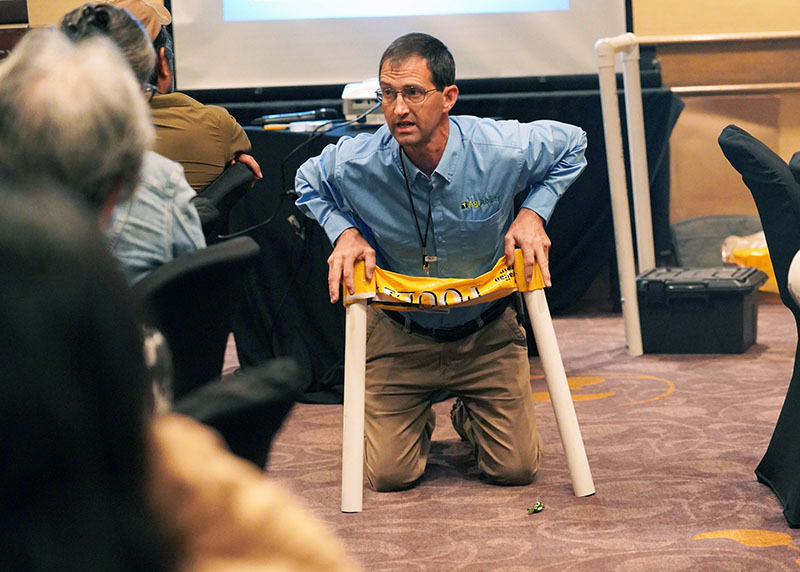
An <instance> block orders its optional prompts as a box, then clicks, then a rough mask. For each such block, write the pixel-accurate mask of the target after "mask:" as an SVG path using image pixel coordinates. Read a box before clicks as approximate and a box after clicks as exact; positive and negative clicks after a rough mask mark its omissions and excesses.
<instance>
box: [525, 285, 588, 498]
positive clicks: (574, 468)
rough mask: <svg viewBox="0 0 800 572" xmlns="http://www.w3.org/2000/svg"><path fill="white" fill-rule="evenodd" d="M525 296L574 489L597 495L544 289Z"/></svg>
mask: <svg viewBox="0 0 800 572" xmlns="http://www.w3.org/2000/svg"><path fill="white" fill-rule="evenodd" d="M524 296H525V305H526V307H527V308H528V316H529V317H530V319H531V326H532V329H533V335H534V337H535V338H536V347H537V348H538V349H539V358H540V359H541V360H542V367H543V368H544V376H545V379H546V380H547V389H548V391H549V392H550V401H551V403H552V404H553V412H554V413H555V416H556V424H557V425H558V432H559V434H560V435H561V444H562V445H563V446H564V453H565V454H566V457H567V467H568V468H569V475H570V478H571V479H572V489H573V490H574V491H575V495H576V496H579V497H585V496H589V495H592V494H594V492H595V488H594V482H593V481H592V472H591V470H590V469H589V460H588V459H587V458H586V449H585V448H584V446H583V438H582V437H581V430H580V427H578V418H577V416H576V415H575V406H574V405H573V404H572V395H571V394H570V391H569V385H568V384H567V374H566V372H565V371H564V363H563V362H562V360H561V352H560V350H559V349H558V342H557V341H556V333H555V330H554V329H553V321H552V319H551V318H550V309H549V308H548V306H547V298H545V295H544V290H532V291H529V292H525V293H524Z"/></svg>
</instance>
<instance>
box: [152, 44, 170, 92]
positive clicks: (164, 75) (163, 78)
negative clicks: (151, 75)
mask: <svg viewBox="0 0 800 572" xmlns="http://www.w3.org/2000/svg"><path fill="white" fill-rule="evenodd" d="M165 52H166V48H165V47H164V46H161V47H160V48H158V52H156V71H157V72H158V90H159V91H160V92H161V93H169V92H170V91H172V68H171V67H170V65H169V60H167V55H166V53H165ZM167 87H168V89H167Z"/></svg>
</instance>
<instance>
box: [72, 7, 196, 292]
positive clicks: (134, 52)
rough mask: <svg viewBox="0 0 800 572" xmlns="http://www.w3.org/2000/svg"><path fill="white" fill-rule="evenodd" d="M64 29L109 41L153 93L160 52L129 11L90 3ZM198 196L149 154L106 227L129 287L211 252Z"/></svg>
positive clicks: (177, 172) (179, 172)
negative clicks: (189, 256)
mask: <svg viewBox="0 0 800 572" xmlns="http://www.w3.org/2000/svg"><path fill="white" fill-rule="evenodd" d="M61 30H62V31H63V32H65V33H66V34H67V35H68V36H69V37H70V38H71V39H72V40H73V41H76V42H79V41H81V40H84V39H85V38H88V37H92V36H97V35H102V36H106V37H108V38H109V39H110V40H112V41H113V42H114V43H115V44H116V45H117V47H118V48H119V49H120V50H121V52H122V54H123V55H124V56H125V58H126V60H127V62H128V64H129V66H130V69H131V70H132V71H133V72H134V74H135V76H136V78H137V80H138V82H139V84H140V85H141V86H143V87H142V89H144V90H145V93H142V94H141V95H140V97H141V98H142V100H143V101H145V98H146V97H147V94H148V93H151V92H152V88H151V87H150V86H149V84H148V80H149V79H150V76H151V75H152V73H153V70H154V67H155V52H154V50H153V47H152V44H151V43H150V39H149V37H148V36H147V33H146V32H145V30H144V28H143V27H142V25H141V24H140V23H139V21H138V20H136V19H135V18H134V17H133V16H132V15H131V14H130V13H129V12H128V11H126V10H123V9H120V8H116V7H114V6H106V5H92V4H87V5H85V6H83V7H81V8H77V9H75V10H73V11H71V12H70V13H68V14H67V15H65V16H64V18H63V19H62V21H61ZM110 89H114V88H110ZM145 110H146V107H145ZM142 120H143V121H149V117H148V116H147V115H144V117H143V119H142ZM151 130H152V128H151ZM194 196H195V192H194V190H193V189H192V188H191V187H190V186H189V185H188V183H187V182H186V178H185V177H184V174H183V169H182V168H181V166H180V165H179V164H178V163H175V162H173V161H170V160H169V159H167V158H165V157H162V156H161V155H158V154H157V153H154V152H152V151H148V152H147V153H146V154H145V156H144V160H143V165H142V169H141V173H140V180H139V184H138V186H137V188H136V192H135V193H134V194H133V196H132V197H130V198H129V199H128V200H126V201H121V202H119V203H118V204H117V205H116V206H115V207H114V209H113V211H112V213H111V217H110V221H109V224H108V226H107V228H106V235H107V237H108V241H109V246H110V248H111V252H112V254H113V255H114V256H115V258H117V259H118V260H119V261H120V263H121V264H122V267H123V269H124V271H125V275H126V276H127V278H128V281H129V282H131V283H133V282H137V281H139V280H141V279H142V278H143V277H144V276H146V275H147V274H148V273H149V272H151V271H153V270H154V269H156V268H158V267H159V266H161V265H162V264H164V263H165V262H167V261H169V260H172V259H174V258H177V257H178V256H180V255H181V254H184V253H187V252H191V251H194V250H197V249H198V248H203V247H205V245H206V242H205V237H204V235H203V229H202V226H201V224H200V218H199V216H198V214H197V209H196V208H195V206H194V205H193V204H192V203H191V199H192V198H193V197H194Z"/></svg>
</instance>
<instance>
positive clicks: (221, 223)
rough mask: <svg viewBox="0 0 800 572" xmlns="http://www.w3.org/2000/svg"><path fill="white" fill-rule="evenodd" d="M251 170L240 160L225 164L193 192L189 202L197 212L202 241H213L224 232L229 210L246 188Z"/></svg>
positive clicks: (250, 177) (249, 182)
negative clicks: (194, 194) (205, 183)
mask: <svg viewBox="0 0 800 572" xmlns="http://www.w3.org/2000/svg"><path fill="white" fill-rule="evenodd" d="M252 181H253V172H252V171H251V170H250V168H249V167H248V166H247V165H245V164H244V163H239V162H236V163H234V164H233V165H230V166H228V167H227V168H226V169H225V170H224V171H222V173H221V174H220V176H219V177H217V178H216V179H214V180H213V181H211V182H210V183H209V184H208V186H207V187H206V188H204V189H203V190H202V191H200V192H199V193H197V196H195V197H194V198H193V199H192V202H193V203H194V205H195V208H197V214H198V215H200V224H202V226H203V234H204V235H205V237H206V244H209V245H211V244H216V243H217V242H219V241H220V238H219V237H220V236H221V235H225V234H228V218H229V216H230V212H231V209H232V208H233V207H234V205H235V204H236V203H237V202H239V199H241V198H242V196H243V195H244V194H245V193H246V192H247V190H248V189H249V188H250V184H251V183H252Z"/></svg>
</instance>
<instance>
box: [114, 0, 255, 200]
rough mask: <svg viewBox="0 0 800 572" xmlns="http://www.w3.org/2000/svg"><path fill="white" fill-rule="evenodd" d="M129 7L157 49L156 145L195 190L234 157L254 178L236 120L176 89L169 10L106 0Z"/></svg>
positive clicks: (141, 0) (139, 1)
mask: <svg viewBox="0 0 800 572" xmlns="http://www.w3.org/2000/svg"><path fill="white" fill-rule="evenodd" d="M104 3H107V4H111V5H113V6H116V7H118V8H124V9H125V10H128V11H129V12H130V13H131V14H132V15H133V16H134V17H135V18H137V19H138V20H139V21H140V22H141V23H142V25H143V26H144V28H145V30H146V31H147V34H148V35H149V36H150V40H151V41H152V42H153V47H154V48H155V51H156V69H155V72H154V73H153V76H152V78H151V79H150V83H151V84H152V85H153V86H154V88H155V89H154V92H153V96H152V98H151V100H150V109H151V111H152V114H153V123H154V125H155V127H156V142H155V147H154V150H155V151H156V153H159V154H161V155H164V156H165V157H168V158H169V159H172V160H173V161H177V162H178V163H180V164H181V165H183V170H184V172H185V174H186V180H187V181H189V184H190V185H191V186H192V188H193V189H194V190H195V191H198V192H199V191H201V190H203V189H204V188H205V187H206V186H207V185H208V184H209V183H210V182H211V181H213V180H214V179H216V178H217V177H218V176H219V175H220V173H222V171H223V170H224V169H225V167H226V166H227V165H229V164H230V163H231V162H232V161H239V162H242V163H244V164H245V165H247V166H248V167H250V170H251V171H253V177H254V180H255V179H260V178H261V168H260V167H259V165H258V163H257V162H256V160H255V159H254V158H253V157H252V156H251V155H249V154H248V153H249V152H250V150H251V145H250V140H249V139H248V138H247V135H246V134H245V132H244V129H242V126H241V125H239V124H238V123H237V122H236V120H235V119H234V118H233V116H231V114H230V113H228V111H227V110H225V109H224V108H222V107H219V106H216V105H204V104H202V103H200V102H199V101H197V100H195V99H193V98H191V97H189V96H188V95H186V94H185V93H180V92H178V91H175V52H174V48H173V42H172V35H171V34H170V32H169V30H167V28H166V26H168V25H169V24H170V23H171V22H172V16H171V15H170V13H169V11H168V10H167V9H166V8H165V7H164V6H163V5H162V4H161V3H159V2H157V1H156V0H106V1H105V2H104Z"/></svg>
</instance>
